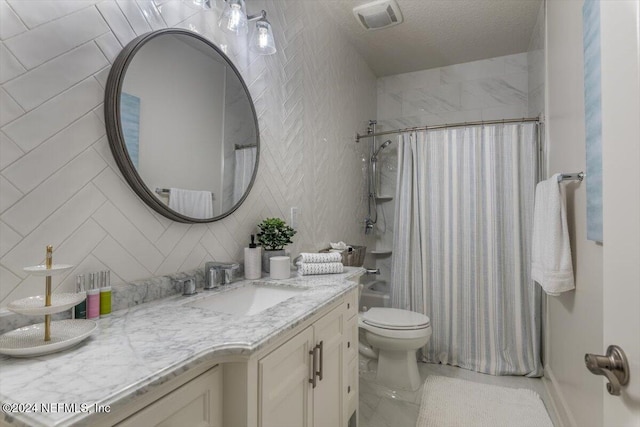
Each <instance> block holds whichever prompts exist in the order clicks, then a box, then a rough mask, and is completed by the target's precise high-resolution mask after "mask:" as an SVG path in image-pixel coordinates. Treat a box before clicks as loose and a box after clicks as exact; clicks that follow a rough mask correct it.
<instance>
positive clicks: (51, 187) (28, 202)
mask: <svg viewBox="0 0 640 427" xmlns="http://www.w3.org/2000/svg"><path fill="white" fill-rule="evenodd" d="M105 167H106V164H105V162H104V161H103V160H102V158H101V157H100V156H99V155H98V153H96V152H95V150H87V151H85V152H84V153H82V154H81V155H80V156H78V157H76V158H75V159H73V160H72V161H71V162H69V163H67V164H66V165H65V166H64V167H63V168H62V169H60V170H59V171H57V172H56V173H55V174H53V175H51V177H49V178H48V179H47V180H46V181H44V182H43V183H42V184H40V185H39V186H38V187H36V189H35V190H33V191H31V192H30V193H29V194H27V195H26V196H24V197H23V198H22V199H21V200H20V201H19V202H18V203H15V204H14V205H13V206H12V207H11V208H9V209H8V210H7V211H5V212H4V213H3V214H2V220H3V221H5V222H6V223H7V224H8V225H10V226H11V227H13V228H14V229H15V230H16V231H18V232H19V233H21V234H27V233H29V232H31V231H32V230H33V229H34V228H36V227H37V226H38V224H40V223H41V222H42V221H44V220H45V219H46V218H47V217H49V216H50V215H51V214H52V213H53V212H54V211H55V210H56V209H58V208H59V207H60V206H61V205H63V204H64V203H65V202H67V200H68V199H69V198H71V197H73V195H74V194H76V193H77V192H78V191H79V190H80V189H81V188H82V187H83V186H85V185H86V184H87V182H89V181H91V179H93V177H95V176H96V175H98V174H99V173H100V171H101V170H102V169H104V168H105Z"/></svg>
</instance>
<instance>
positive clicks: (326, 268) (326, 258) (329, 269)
mask: <svg viewBox="0 0 640 427" xmlns="http://www.w3.org/2000/svg"><path fill="white" fill-rule="evenodd" d="M341 261H342V255H340V253H338V252H329V253H304V252H303V253H301V254H300V256H299V257H298V262H297V263H296V264H297V265H298V273H300V274H301V275H303V276H308V275H312V274H336V273H342V272H343V271H344V265H343V264H342V262H341Z"/></svg>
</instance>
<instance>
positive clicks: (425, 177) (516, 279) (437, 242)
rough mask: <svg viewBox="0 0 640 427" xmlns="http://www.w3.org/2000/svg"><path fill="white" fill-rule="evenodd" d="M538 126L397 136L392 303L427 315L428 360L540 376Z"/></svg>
mask: <svg viewBox="0 0 640 427" xmlns="http://www.w3.org/2000/svg"><path fill="white" fill-rule="evenodd" d="M536 132H537V126H536V124H535V123H523V124H508V125H506V124H500V125H484V126H469V127H464V128H449V129H444V130H431V131H426V132H425V131H422V132H417V133H416V132H413V133H406V134H403V135H400V137H399V147H398V183H397V189H396V207H395V219H394V226H395V227H394V231H395V232H394V247H393V249H394V253H393V262H392V283H393V286H392V291H391V293H392V304H393V306H394V307H397V308H403V309H408V310H413V311H417V312H420V313H424V314H426V315H427V316H429V318H430V319H431V325H432V329H433V335H432V337H431V340H430V341H429V343H428V344H427V346H426V347H425V348H423V350H422V351H423V358H424V361H428V362H434V363H445V364H450V365H455V366H460V367H463V368H466V369H471V370H474V371H478V372H484V373H488V374H494V375H528V376H540V375H541V374H542V365H541V362H540V340H541V328H540V324H541V319H540V312H541V294H540V288H539V287H537V286H534V284H533V282H532V280H531V276H530V261H529V259H530V248H531V229H532V223H533V217H532V215H533V196H534V188H535V184H536V157H537V155H536V154H537V151H536V149H537V134H536Z"/></svg>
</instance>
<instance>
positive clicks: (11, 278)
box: [0, 266, 35, 302]
mask: <svg viewBox="0 0 640 427" xmlns="http://www.w3.org/2000/svg"><path fill="white" fill-rule="evenodd" d="M25 267H26V266H25ZM20 281H21V279H20V278H19V277H18V276H16V275H15V274H13V273H12V272H10V271H9V270H7V269H6V268H4V267H2V266H0V283H2V286H0V301H4V300H5V299H6V298H7V296H9V295H10V294H11V292H13V290H14V289H15V288H16V287H17V286H18V284H19V283H20ZM31 295H35V294H31ZM10 301H11V300H8V301H7V302H10Z"/></svg>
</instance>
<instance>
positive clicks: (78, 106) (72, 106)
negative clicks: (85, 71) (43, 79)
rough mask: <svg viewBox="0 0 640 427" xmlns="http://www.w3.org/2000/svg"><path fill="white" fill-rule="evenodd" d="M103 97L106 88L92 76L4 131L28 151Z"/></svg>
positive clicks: (84, 112)
mask: <svg viewBox="0 0 640 427" xmlns="http://www.w3.org/2000/svg"><path fill="white" fill-rule="evenodd" d="M103 97H104V91H103V89H102V88H101V87H100V85H99V84H98V82H97V81H96V80H95V79H94V78H93V77H90V78H88V79H87V80H84V81H83V82H81V83H79V84H77V85H76V86H74V87H72V88H71V89H69V90H67V91H66V92H63V93H61V94H60V95H58V96H56V97H55V98H53V99H51V100H49V101H47V102H45V103H44V104H42V105H41V106H39V107H38V108H36V109H35V110H32V111H30V112H29V113H27V114H25V115H24V116H22V117H20V118H19V119H18V120H15V121H14V122H13V123H11V124H10V125H7V126H5V127H4V128H3V129H2V130H3V131H4V132H5V133H6V134H7V136H9V138H11V139H12V140H13V142H15V143H16V144H18V146H19V147H20V148H22V149H23V150H25V151H29V150H32V149H33V148H35V147H37V146H38V145H40V143H42V142H43V141H44V140H46V139H48V138H49V137H51V136H52V135H54V134H55V133H57V132H59V131H60V130H62V129H64V128H65V127H67V126H68V125H69V124H71V123H73V122H74V121H76V120H77V119H78V118H79V117H81V116H83V115H84V114H86V113H87V111H90V110H91V109H92V108H94V107H95V106H96V105H98V104H100V103H101V102H102V99H103Z"/></svg>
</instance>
